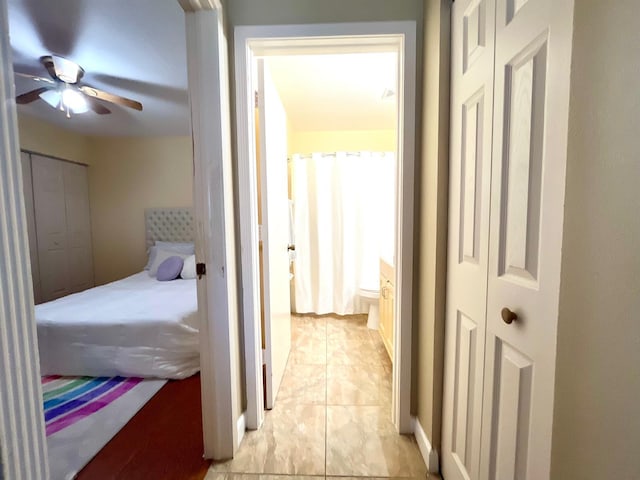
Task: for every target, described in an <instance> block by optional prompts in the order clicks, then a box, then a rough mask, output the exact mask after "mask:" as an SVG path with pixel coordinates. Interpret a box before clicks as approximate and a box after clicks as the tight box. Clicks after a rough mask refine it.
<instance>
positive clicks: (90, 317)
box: [36, 272, 200, 378]
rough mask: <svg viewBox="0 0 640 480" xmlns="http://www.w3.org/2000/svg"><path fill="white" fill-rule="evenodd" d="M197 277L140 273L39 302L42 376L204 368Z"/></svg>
mask: <svg viewBox="0 0 640 480" xmlns="http://www.w3.org/2000/svg"><path fill="white" fill-rule="evenodd" d="M197 305H198V304H197V295H196V280H181V279H179V280H173V281H170V282H159V281H158V280H156V279H155V278H152V277H149V275H148V273H147V272H140V273H137V274H135V275H132V276H130V277H127V278H125V279H123V280H119V281H117V282H113V283H109V284H107V285H103V286H100V287H96V288H92V289H90V290H86V291H84V292H81V293H76V294H74V295H69V296H67V297H63V298H60V299H58V300H54V301H52V302H48V303H44V304H42V305H37V306H36V321H37V325H38V346H39V349H40V368H41V371H42V372H41V373H42V375H53V374H57V375H88V376H115V375H122V376H128V377H158V378H186V377H189V376H191V375H193V374H194V373H196V372H197V371H198V370H199V369H200V353H199V340H198V323H197V309H198V306H197Z"/></svg>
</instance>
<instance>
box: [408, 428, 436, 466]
mask: <svg viewBox="0 0 640 480" xmlns="http://www.w3.org/2000/svg"><path fill="white" fill-rule="evenodd" d="M413 424H414V428H413V434H414V435H415V437H416V442H418V448H419V449H420V453H421V454H422V458H423V460H424V463H425V465H426V466H427V470H429V472H431V473H438V472H439V471H440V462H439V460H438V452H437V451H436V450H435V449H434V448H433V447H432V446H431V442H430V441H429V438H428V437H427V434H426V433H424V429H423V428H422V425H420V422H419V421H418V418H417V417H413Z"/></svg>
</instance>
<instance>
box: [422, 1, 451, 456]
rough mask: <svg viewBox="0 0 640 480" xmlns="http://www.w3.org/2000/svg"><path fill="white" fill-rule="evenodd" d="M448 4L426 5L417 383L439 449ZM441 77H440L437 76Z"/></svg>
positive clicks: (424, 421)
mask: <svg viewBox="0 0 640 480" xmlns="http://www.w3.org/2000/svg"><path fill="white" fill-rule="evenodd" d="M450 8H451V7H450V2H449V0H427V1H426V2H425V12H424V24H425V39H424V84H423V85H422V87H423V109H422V122H423V128H422V155H421V158H422V162H421V167H420V171H421V172H420V177H419V178H420V180H419V185H418V188H417V192H418V196H419V197H418V202H419V203H418V215H419V220H418V227H417V229H416V235H417V236H418V238H417V243H418V245H419V260H418V265H419V268H418V272H417V295H416V299H415V301H416V306H415V310H416V311H417V317H416V318H417V320H418V321H417V324H416V325H415V327H416V328H414V344H413V345H414V350H416V353H417V364H416V368H415V369H414V376H413V382H414V384H415V385H416V387H417V388H416V389H415V390H414V406H415V410H416V413H417V416H418V421H419V422H420V425H421V426H422V428H423V429H424V431H425V433H426V434H427V436H428V437H429V440H430V441H431V444H432V446H433V447H434V448H436V449H437V450H439V449H440V429H441V415H442V374H443V362H444V319H445V283H446V268H447V258H446V256H447V195H448V182H449V179H448V163H449V24H450V16H451V12H450ZM438 72H439V73H438Z"/></svg>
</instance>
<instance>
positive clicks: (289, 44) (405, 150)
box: [234, 21, 416, 433]
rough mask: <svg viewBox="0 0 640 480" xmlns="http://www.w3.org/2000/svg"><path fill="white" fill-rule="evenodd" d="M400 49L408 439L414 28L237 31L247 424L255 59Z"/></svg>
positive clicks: (255, 417)
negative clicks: (274, 55) (288, 55)
mask: <svg viewBox="0 0 640 480" xmlns="http://www.w3.org/2000/svg"><path fill="white" fill-rule="evenodd" d="M385 49H387V51H397V52H398V54H399V56H398V58H399V62H398V67H399V75H400V78H401V79H402V80H403V81H402V82H401V83H400V84H399V88H398V90H399V92H398V98H399V105H398V106H399V108H398V144H397V158H398V162H397V172H398V175H397V179H396V192H397V194H396V218H397V224H396V225H397V228H396V256H395V258H396V261H395V265H396V279H395V281H396V289H397V291H399V292H400V295H399V296H398V297H399V301H397V302H396V304H395V311H394V317H395V318H394V321H395V326H394V359H393V388H392V392H393V393H392V410H391V413H392V420H393V423H394V425H395V427H396V429H397V431H398V432H399V433H412V432H413V431H414V422H413V419H412V416H411V358H412V351H411V342H412V325H413V313H414V312H413V274H414V270H413V269H414V203H415V199H414V186H415V175H414V172H415V158H416V157H415V155H416V145H415V120H416V105H415V100H416V22H415V21H393V22H367V23H336V24H308V25H265V26H238V27H236V28H235V32H234V51H235V87H236V141H237V161H238V163H237V169H238V205H239V212H238V217H239V227H240V228H239V231H240V249H241V275H242V323H243V329H244V353H245V355H244V360H245V369H246V377H245V378H246V394H247V410H246V412H245V421H246V426H247V428H249V429H258V428H260V426H261V425H262V422H263V420H264V400H263V395H262V388H263V386H262V339H261V325H260V268H259V267H260V266H259V256H258V213H257V207H258V205H257V175H256V160H255V158H256V156H255V155H256V154H255V141H254V138H255V133H254V132H255V124H254V123H255V119H254V115H253V105H254V96H253V89H252V86H251V81H252V64H253V60H254V58H255V56H257V55H261V56H263V55H269V54H271V55H273V54H281V55H282V54H292V53H298V54H300V53H302V52H304V53H308V54H311V53H319V52H320V51H322V53H329V52H328V50H331V52H332V53H337V52H338V51H341V52H344V53H357V52H366V51H383V50H385Z"/></svg>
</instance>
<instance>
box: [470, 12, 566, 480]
mask: <svg viewBox="0 0 640 480" xmlns="http://www.w3.org/2000/svg"><path fill="white" fill-rule="evenodd" d="M572 10H573V1H571V0H528V1H526V0H525V1H523V0H520V1H516V0H498V2H497V8H496V59H495V64H496V67H495V68H496V70H495V110H494V112H495V114H494V126H493V132H494V133H493V134H494V138H493V146H494V147H493V169H492V170H493V171H492V188H491V230H490V253H489V279H488V292H487V351H486V365H485V382H484V392H485V398H484V407H483V417H484V418H483V425H482V459H481V476H480V478H483V479H507V478H509V479H515V478H517V479H530V480H538V479H545V478H549V473H550V472H549V468H550V452H551V436H552V435H551V434H552V431H551V425H552V418H553V390H554V374H555V351H556V327H557V316H558V292H559V279H560V260H561V257H560V249H561V242H562V227H563V204H564V184H565V164H566V152H567V146H566V138H567V121H568V102H569V69H570V64H571V28H572Z"/></svg>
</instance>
